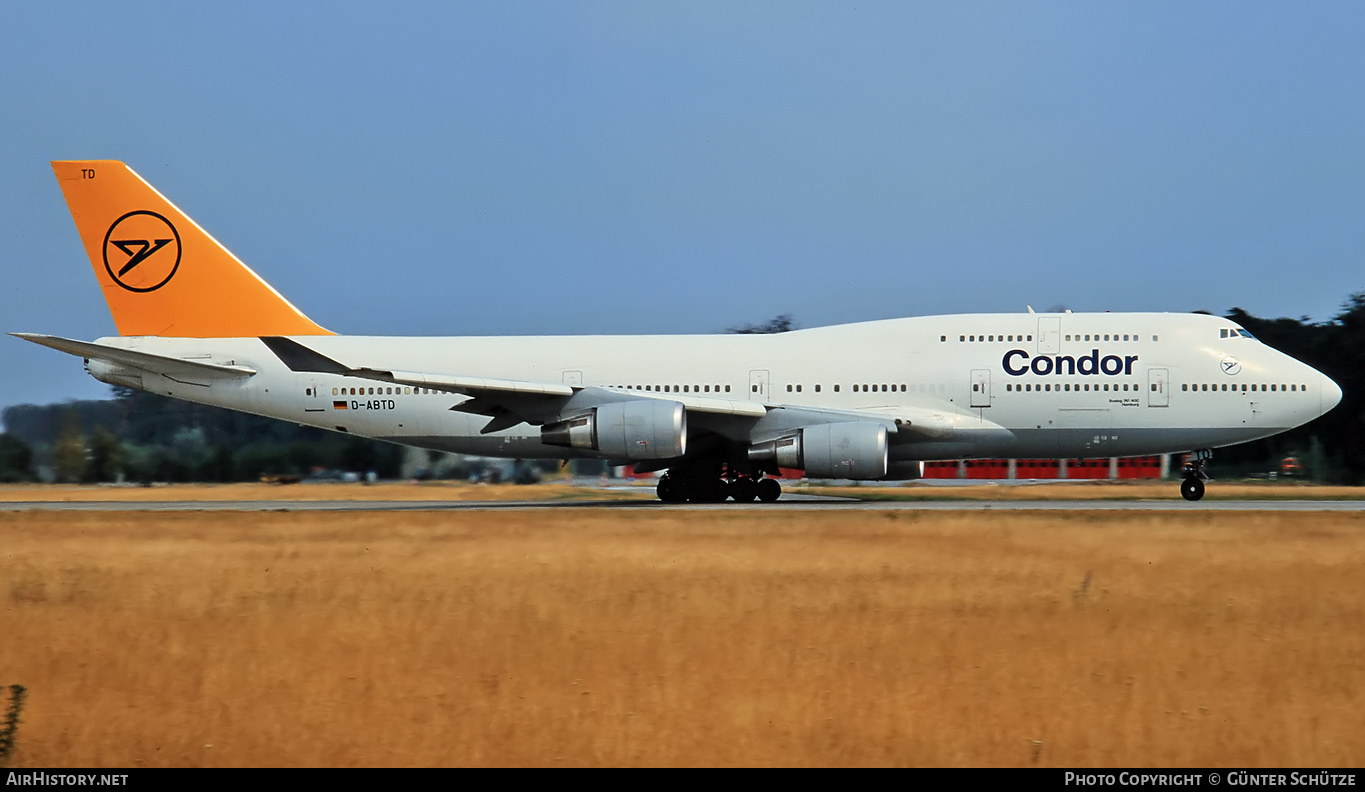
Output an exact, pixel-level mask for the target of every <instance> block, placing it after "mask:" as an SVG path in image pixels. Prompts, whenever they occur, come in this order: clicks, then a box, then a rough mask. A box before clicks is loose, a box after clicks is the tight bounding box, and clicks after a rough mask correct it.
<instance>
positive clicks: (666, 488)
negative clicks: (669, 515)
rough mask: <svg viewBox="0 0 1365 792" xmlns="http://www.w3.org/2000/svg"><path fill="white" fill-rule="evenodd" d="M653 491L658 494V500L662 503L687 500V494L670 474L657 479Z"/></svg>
mask: <svg viewBox="0 0 1365 792" xmlns="http://www.w3.org/2000/svg"><path fill="white" fill-rule="evenodd" d="M654 492H655V494H657V495H658V496H659V500H661V501H663V502H664V503H684V502H686V501H687V494H686V493H685V492H683V491H682V488H681V487H679V486H678V483H677V482H676V481H674V480H673V479H672V477H670V476H664V477H663V478H661V479H659V485H658V486H657V487H655V489H654Z"/></svg>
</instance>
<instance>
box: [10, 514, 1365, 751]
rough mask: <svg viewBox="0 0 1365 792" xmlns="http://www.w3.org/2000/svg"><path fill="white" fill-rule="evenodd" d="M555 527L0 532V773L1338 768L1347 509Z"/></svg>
mask: <svg viewBox="0 0 1365 792" xmlns="http://www.w3.org/2000/svg"><path fill="white" fill-rule="evenodd" d="M551 512H552V513H551ZM551 512H505V511H504V512H496V513H479V512H461V513H450V512H446V513H435V512H404V513H396V514H385V513H343V514H318V513H277V512H270V513H252V514H234V513H139V512H125V513H88V512H83V513H43V512H18V513H7V514H0V684H11V683H21V684H24V685H26V686H27V687H28V689H29V698H28V702H27V706H26V708H25V712H24V716H25V720H24V723H23V725H22V727H21V729H20V732H19V747H18V752H17V754H16V757H15V760H16V764H18V765H23V766H92V767H93V766H159V765H176V766H187V765H188V766H198V765H215V766H217V765H252V766H255V765H267V766H273V765H287V766H296V765H304V766H356V765H382V766H389V765H404V766H407V765H735V764H739V765H948V766H959V765H972V766H996V765H1005V766H1033V765H1038V766H1052V765H1060V766H1104V765H1111V766H1112V765H1137V766H1179V765H1198V766H1203V765H1212V766H1308V767H1316V766H1343V765H1350V766H1359V765H1360V764H1361V763H1362V761H1365V662H1362V657H1365V597H1362V595H1363V594H1365V582H1362V576H1361V569H1362V566H1363V565H1365V515H1356V514H1325V513H1318V514H1315V513H1279V514H1277V513H1265V512H1252V513H1240V514H1216V513H1207V512H1204V513H1191V514H1189V515H1183V516H1180V515H1173V514H1168V513H1160V514H1158V513H1143V512H1133V513H1123V514H1098V513H1085V512H1080V513H1055V514H1054V513H1047V514H1033V513H1017V514H1009V513H999V512H996V513H967V512H934V513H924V514H916V513H915V512H914V511H913V510H907V511H896V512H885V513H883V512H876V513H861V512H812V511H810V510H805V511H790V510H783V509H781V508H771V507H770V508H767V509H754V510H744V511H732V512H706V513H691V514H689V513H688V512H686V511H664V510H653V509H644V510H632V511H629V512H621V511H616V510H607V511H604V510H591V509H571V508H570V509H555V510H551Z"/></svg>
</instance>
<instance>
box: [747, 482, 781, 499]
mask: <svg viewBox="0 0 1365 792" xmlns="http://www.w3.org/2000/svg"><path fill="white" fill-rule="evenodd" d="M754 486H755V488H756V489H757V493H758V499H759V500H761V501H763V502H764V503H772V502H773V501H775V500H777V499H778V498H780V497H782V485H781V484H778V483H777V479H770V478H765V479H762V480H760V481H758V482H757V483H756V484H755V485H754Z"/></svg>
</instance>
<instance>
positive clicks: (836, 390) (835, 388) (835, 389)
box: [834, 385, 839, 393]
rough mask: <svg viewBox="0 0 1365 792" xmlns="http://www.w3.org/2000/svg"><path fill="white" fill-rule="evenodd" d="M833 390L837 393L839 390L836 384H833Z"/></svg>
mask: <svg viewBox="0 0 1365 792" xmlns="http://www.w3.org/2000/svg"><path fill="white" fill-rule="evenodd" d="M834 392H835V393H838V392H839V386H838V385H835V386H834Z"/></svg>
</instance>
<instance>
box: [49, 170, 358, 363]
mask: <svg viewBox="0 0 1365 792" xmlns="http://www.w3.org/2000/svg"><path fill="white" fill-rule="evenodd" d="M52 170H53V172H54V173H55V174H56V175H57V183H58V184H59V185H60V186H61V188H62V194H63V195H64V196H65V197H66V205H67V208H68V209H70V210H71V217H72V219H73V220H75V221H76V230H77V231H79V232H80V235H81V242H83V243H84V245H85V252H86V254H87V255H88V256H89V257H90V264H91V266H93V267H94V269H95V277H96V278H97V279H98V280H99V284H100V288H101V290H102V291H103V292H104V299H105V301H106V302H107V303H108V304H109V312H110V313H111V314H113V316H114V324H115V325H116V326H117V327H118V331H119V334H120V335H125V336H145V335H155V336H177V337H190V338H244V337H250V336H265V335H269V336H284V335H331V333H330V332H329V331H327V330H325V329H323V328H322V327H320V326H319V325H317V324H316V323H315V322H313V320H311V319H309V318H308V317H307V316H304V315H303V313H302V312H301V311H299V309H297V308H295V307H294V306H293V305H291V304H290V302H289V301H288V300H286V299H285V298H284V297H282V296H280V293H279V292H277V291H275V290H274V289H273V288H271V286H270V284H268V283H266V282H265V281H263V280H261V277H260V276H259V275H257V274H256V273H255V272H252V271H251V268H250V267H248V266H247V265H245V264H243V263H242V262H241V260H240V259H238V258H237V257H236V256H234V255H232V253H231V252H230V251H229V250H228V249H227V248H225V247H223V246H222V244H220V243H219V242H218V240H216V239H214V238H213V237H212V236H210V235H209V233H208V232H207V231H205V230H204V229H202V228H200V227H199V225H198V224H197V223H195V222H194V221H193V220H191V219H190V218H189V217H188V216H187V215H185V213H184V212H181V211H180V210H179V209H178V208H176V206H175V205H174V204H172V203H171V202H170V201H168V200H167V199H166V198H165V196H163V195H162V194H161V193H159V192H157V191H156V189H155V188H153V187H152V186H151V185H150V184H148V183H147V182H146V181H144V180H143V178H142V177H141V176H138V175H137V174H136V173H134V172H133V170H132V169H131V168H129V167H128V166H127V165H124V164H123V163H122V162H117V161H115V160H73V161H67V162H53V163H52Z"/></svg>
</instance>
